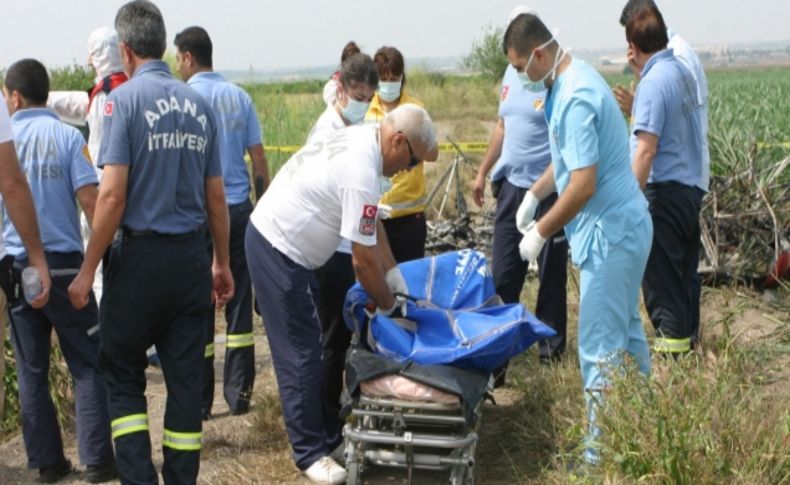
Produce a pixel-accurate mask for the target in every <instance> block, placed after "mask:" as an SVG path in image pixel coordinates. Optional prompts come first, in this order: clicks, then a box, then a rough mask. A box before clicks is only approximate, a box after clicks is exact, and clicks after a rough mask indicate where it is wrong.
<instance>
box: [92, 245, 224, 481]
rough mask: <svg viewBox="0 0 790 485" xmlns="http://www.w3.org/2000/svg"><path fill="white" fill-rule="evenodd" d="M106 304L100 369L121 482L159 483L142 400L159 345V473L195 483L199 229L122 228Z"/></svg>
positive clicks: (203, 302) (206, 274) (201, 338)
mask: <svg viewBox="0 0 790 485" xmlns="http://www.w3.org/2000/svg"><path fill="white" fill-rule="evenodd" d="M104 284H105V286H104V296H103V297H102V305H101V371H102V377H103V378H104V381H105V383H106V386H107V396H108V400H109V405H110V417H111V418H112V423H111V424H112V436H113V439H114V441H115V452H116V461H117V465H118V473H119V475H120V478H121V483H122V484H135V485H137V484H155V483H157V482H158V480H157V474H156V471H155V470H154V466H153V463H152V461H151V442H150V439H149V435H148V413H147V403H146V399H145V394H144V393H145V387H146V378H145V368H146V366H147V365H148V359H147V358H146V354H145V352H146V349H148V348H149V347H150V346H151V344H156V349H157V351H158V353H159V358H160V360H161V366H162V374H163V375H164V378H165V384H166V386H167V401H166V408H165V416H164V432H163V438H162V447H163V454H164V465H163V467H162V475H163V477H164V479H165V483H167V484H194V483H195V482H196V480H197V476H198V469H199V465H200V448H201V426H202V421H201V414H200V388H201V383H202V381H203V350H204V346H205V322H206V315H207V314H208V313H209V312H210V311H211V288H212V283H211V262H210V260H209V258H208V255H207V254H206V243H205V239H204V236H203V233H202V231H200V232H194V233H189V234H182V235H175V236H171V235H168V236H163V235H155V234H138V235H136V234H133V233H130V234H124V236H123V237H122V238H118V239H116V241H115V242H114V243H113V246H112V248H111V250H110V254H109V258H108V264H107V268H106V279H105V281H104Z"/></svg>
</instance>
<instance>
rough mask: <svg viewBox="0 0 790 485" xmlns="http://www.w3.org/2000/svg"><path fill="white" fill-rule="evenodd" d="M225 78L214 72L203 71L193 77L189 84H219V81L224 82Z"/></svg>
mask: <svg viewBox="0 0 790 485" xmlns="http://www.w3.org/2000/svg"><path fill="white" fill-rule="evenodd" d="M224 80H225V78H223V77H222V74H220V73H218V72H214V71H201V72H198V73H195V74H193V75H192V77H191V78H189V81H187V84H195V83H199V82H217V81H224Z"/></svg>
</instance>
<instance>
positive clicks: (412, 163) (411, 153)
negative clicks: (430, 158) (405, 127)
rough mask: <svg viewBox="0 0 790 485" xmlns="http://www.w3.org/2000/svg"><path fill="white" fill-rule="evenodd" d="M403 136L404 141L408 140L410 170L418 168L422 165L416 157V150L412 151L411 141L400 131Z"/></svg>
mask: <svg viewBox="0 0 790 485" xmlns="http://www.w3.org/2000/svg"><path fill="white" fill-rule="evenodd" d="M398 133H401V134H402V135H403V139H404V140H406V147H407V148H408V149H409V168H412V167H416V166H417V165H419V164H420V159H419V158H417V157H415V156H414V150H412V149H411V143H409V139H408V138H407V137H406V134H405V133H403V132H402V131H399V132H398Z"/></svg>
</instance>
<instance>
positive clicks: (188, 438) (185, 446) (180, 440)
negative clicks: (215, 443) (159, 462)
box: [162, 429, 201, 451]
mask: <svg viewBox="0 0 790 485" xmlns="http://www.w3.org/2000/svg"><path fill="white" fill-rule="evenodd" d="M200 435H201V433H200V432H197V433H177V432H175V431H170V430H169V429H165V430H164V431H163V432H162V446H167V447H168V448H172V449H174V450H179V451H200Z"/></svg>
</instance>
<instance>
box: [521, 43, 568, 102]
mask: <svg viewBox="0 0 790 485" xmlns="http://www.w3.org/2000/svg"><path fill="white" fill-rule="evenodd" d="M555 36H556V33H555V34H554V36H552V37H551V39H549V40H547V41H546V42H544V43H543V44H541V45H539V46H538V47H536V48H535V49H533V50H532V53H531V54H530V55H529V59H528V60H527V65H526V66H524V70H523V71H520V72H517V73H516V74H517V75H518V78H519V79H520V80H521V82H522V83H524V87H525V88H526V89H527V91H530V92H533V93H539V92H541V91H543V90H544V89H546V85H545V84H544V83H543V82H544V81H545V80H546V79H547V78H548V77H549V76H551V80H552V81H553V80H554V78H555V77H556V75H557V66H559V65H560V62H562V60H563V59H564V58H565V54H566V53H567V52H566V51H565V49H563V48H562V47H559V44H558V45H557V54H555V56H554V65H553V66H552V67H551V70H550V71H549V72H547V73H546V74H545V75H544V76H543V77H542V78H540V79H538V80H537V81H533V80H532V79H530V78H529V74H527V69H528V68H529V65H530V64H532V59H533V56H534V55H535V51H536V50H537V49H543V48H545V47H546V46H548V45H549V44H551V43H552V42H554V39H555ZM560 53H561V54H562V55H560Z"/></svg>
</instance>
